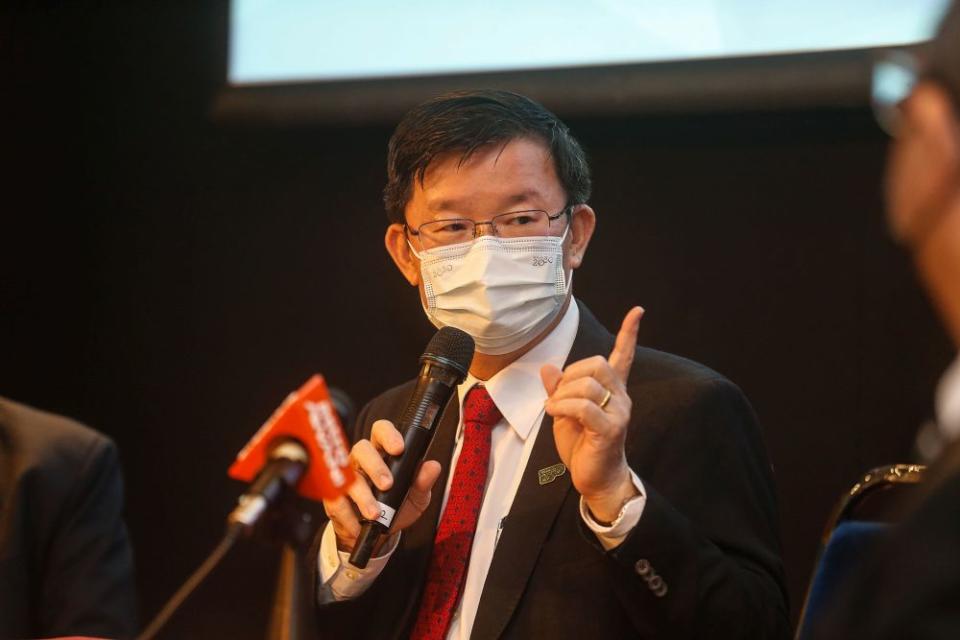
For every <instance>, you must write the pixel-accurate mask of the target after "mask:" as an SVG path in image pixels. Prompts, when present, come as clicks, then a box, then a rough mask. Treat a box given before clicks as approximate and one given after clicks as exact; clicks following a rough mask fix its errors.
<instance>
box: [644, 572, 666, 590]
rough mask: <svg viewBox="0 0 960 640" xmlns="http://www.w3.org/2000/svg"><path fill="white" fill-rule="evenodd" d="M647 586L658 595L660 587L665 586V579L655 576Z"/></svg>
mask: <svg viewBox="0 0 960 640" xmlns="http://www.w3.org/2000/svg"><path fill="white" fill-rule="evenodd" d="M647 586H648V587H650V590H651V591H653V592H654V593H656V592H657V591H659V589H660V587H662V586H663V578H661V577H660V576H653V577H652V578H650V580H649V581H648V582H647Z"/></svg>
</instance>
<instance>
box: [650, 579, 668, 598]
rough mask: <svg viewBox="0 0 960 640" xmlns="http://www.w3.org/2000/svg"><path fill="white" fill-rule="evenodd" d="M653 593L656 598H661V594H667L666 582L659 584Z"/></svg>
mask: <svg viewBox="0 0 960 640" xmlns="http://www.w3.org/2000/svg"><path fill="white" fill-rule="evenodd" d="M653 595H655V596H657V597H658V598H662V597H663V596H665V595H667V583H666V582H664V583H663V584H662V585H660V588H659V589H657V590H656V591H654V592H653Z"/></svg>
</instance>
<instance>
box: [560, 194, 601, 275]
mask: <svg viewBox="0 0 960 640" xmlns="http://www.w3.org/2000/svg"><path fill="white" fill-rule="evenodd" d="M596 226H597V214H596V213H594V212H593V209H592V208H591V207H590V205H586V204H578V205H576V206H574V208H573V213H572V214H571V216H570V231H569V236H568V239H567V242H568V243H569V245H568V248H567V252H566V265H564V266H566V267H567V268H568V269H576V268H577V267H579V266H580V265H581V264H583V254H584V253H586V251H587V245H588V244H590V238H592V237H593V230H594V229H595V228H596Z"/></svg>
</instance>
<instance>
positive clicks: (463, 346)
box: [421, 327, 474, 375]
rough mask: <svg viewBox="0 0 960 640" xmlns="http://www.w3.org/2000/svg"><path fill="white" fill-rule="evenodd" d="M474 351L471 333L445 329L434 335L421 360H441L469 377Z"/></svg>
mask: <svg viewBox="0 0 960 640" xmlns="http://www.w3.org/2000/svg"><path fill="white" fill-rule="evenodd" d="M473 349H474V346H473V338H472V337H470V334H469V333H467V332H466V331H461V330H460V329H456V328H454V327H444V328H442V329H440V331H437V333H436V334H434V336H433V338H432V339H431V340H430V344H428V345H427V349H426V351H424V352H423V356H421V360H423V359H424V358H428V359H430V360H439V361H441V362H444V363H446V364H449V365H451V366H453V367H455V368H456V369H457V370H458V371H459V372H460V373H461V374H462V375H467V371H469V370H470V361H471V360H473Z"/></svg>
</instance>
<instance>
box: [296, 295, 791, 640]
mask: <svg viewBox="0 0 960 640" xmlns="http://www.w3.org/2000/svg"><path fill="white" fill-rule="evenodd" d="M613 343H614V337H613V336H612V335H610V333H609V332H607V331H606V330H605V329H604V328H603V327H602V326H601V325H600V324H599V323H598V322H597V320H596V319H595V318H594V317H593V316H592V315H591V314H590V312H589V311H587V309H586V308H585V307H584V306H583V305H580V327H579V330H578V332H577V337H576V339H575V341H574V344H573V349H572V350H571V353H570V356H569V358H568V363H572V362H575V361H577V360H580V359H582V358H586V357H589V356H592V355H598V354H599V355H604V356H606V355H609V353H610V351H611V350H612V348H613ZM412 384H413V383H412V382H411V383H407V384H405V385H403V386H400V387H397V388H395V389H392V390H390V391H388V392H386V393H384V394H383V395H381V396H380V397H378V398H376V399H375V400H373V402H371V403H370V404H369V405H367V406H366V407H365V408H364V410H363V411H362V412H361V415H360V417H359V419H358V423H357V426H356V433H355V434H354V436H355V438H361V437H366V436H367V435H368V434H369V432H370V428H371V425H372V423H373V421H374V420H375V419H379V418H394V417H395V416H397V415H398V414H399V413H400V411H401V409H402V408H403V406H404V404H405V403H406V401H407V400H408V398H409V396H410V393H411V390H412ZM628 389H629V393H630V397H631V398H632V400H633V415H632V417H631V424H630V431H629V435H628V438H627V458H628V461H629V463H630V466H631V467H632V468H633V469H634V471H636V472H637V474H638V475H639V476H640V477H641V478H642V480H643V483H644V486H645V488H646V490H647V502H646V507H645V509H644V512H643V516H642V518H641V520H640V523H639V524H638V526H637V527H636V528H635V529H634V530H633V531H632V532H631V533H630V534H629V535H628V537H627V539H626V540H625V541H624V542H623V543H622V544H621V545H620V546H619V547H617V548H616V549H614V550H612V551H609V552H607V551H604V549H603V547H602V546H601V545H600V543H599V541H598V540H597V538H596V536H595V535H594V534H593V533H592V532H591V531H590V530H589V529H587V528H586V526H585V525H584V524H583V522H582V520H581V517H580V513H579V499H580V496H579V494H578V493H577V492H576V490H575V489H574V488H573V486H572V484H571V482H570V474H569V473H567V474H564V475H562V476H560V477H559V478H557V479H556V480H555V481H553V482H551V483H549V484H545V485H540V484H539V482H538V479H537V470H539V469H542V468H544V467H547V466H550V465H553V464H555V463H557V462H559V460H560V458H559V455H558V454H557V450H556V445H555V443H554V439H553V429H552V426H553V421H552V419H551V418H550V417H549V416H546V417H545V418H544V421H543V424H542V426H541V427H540V432H539V435H538V436H537V440H536V443H535V444H534V448H533V451H532V453H531V455H530V460H529V462H528V463H527V469H526V471H525V475H524V477H523V479H522V481H521V483H520V486H519V488H518V490H517V495H516V498H515V500H514V503H513V507H512V509H511V511H510V514H509V515H508V516H507V517H506V519H505V521H504V527H503V532H502V534H501V537H500V540H499V543H498V544H497V548H496V550H495V552H494V556H493V560H492V564H491V566H490V572H489V574H488V576H487V580H486V583H485V586H484V589H483V593H482V595H481V599H480V604H479V609H478V611H477V615H476V621H475V623H474V627H473V632H472V637H473V638H479V639H487V638H500V637H503V638H578V639H582V638H628V637H638V638H658V639H664V638H710V639H713V640H716V639H720V638H737V639H744V638H781V637H786V636H787V635H788V633H789V629H788V621H787V604H786V595H785V588H784V584H783V571H782V566H781V562H780V558H779V536H778V525H777V509H776V497H775V493H774V485H773V479H772V477H771V469H770V464H769V462H768V461H767V456H766V453H765V449H764V444H763V440H762V436H761V433H760V428H759V427H758V425H757V421H756V419H755V417H754V414H753V411H752V410H751V408H750V406H749V405H748V403H747V401H746V399H745V398H744V396H743V395H742V393H741V392H740V391H739V390H738V389H737V388H736V387H735V386H734V385H733V384H731V383H730V382H729V381H727V380H726V379H724V378H723V377H721V376H720V375H718V374H717V373H715V372H713V371H711V370H709V369H707V368H705V367H703V366H701V365H698V364H695V363H693V362H690V361H688V360H684V359H682V358H679V357H676V356H671V355H668V354H665V353H661V352H658V351H653V350H651V349H645V348H638V349H637V354H636V358H635V360H634V364H633V369H632V371H631V374H630V380H629V382H628ZM458 419H459V416H458V404H457V402H456V398H455V397H454V399H452V400H451V402H450V404H449V405H448V407H447V410H446V411H445V412H444V415H443V418H442V422H441V423H440V426H439V427H438V433H437V436H436V437H435V439H434V442H433V443H432V445H431V450H430V452H429V453H428V458H432V459H435V460H438V461H440V462H441V464H442V465H444V471H443V476H441V478H440V480H439V481H438V482H437V485H436V486H437V487H443V486H445V479H446V473H447V469H446V466H447V465H448V463H449V461H450V456H451V451H452V447H453V439H454V437H455V432H456V429H457V424H458ZM441 494H442V490H441V491H434V492H433V500H432V502H431V504H430V506H429V508H428V509H427V511H426V512H425V513H424V515H423V516H422V517H421V518H420V519H419V520H418V521H417V523H416V524H414V525H413V526H411V527H410V528H409V529H408V530H406V531H404V533H403V535H402V536H401V538H400V543H399V546H398V548H397V550H396V551H395V552H394V555H393V557H392V558H391V559H390V562H389V564H388V565H387V567H386V568H385V569H384V571H383V573H382V574H381V575H380V576H379V577H378V578H377V580H376V582H375V583H374V584H373V585H372V586H371V587H370V589H369V590H368V591H367V592H365V593H364V594H363V595H362V596H360V597H359V598H356V599H355V600H351V601H346V602H337V603H332V604H329V605H325V606H321V607H319V609H318V621H319V628H320V630H321V636H322V637H331V638H334V637H352V638H400V637H405V636H406V635H407V634H408V633H409V631H410V627H411V625H412V622H413V621H414V619H415V617H416V612H417V605H418V599H419V596H420V592H421V589H422V585H423V580H424V575H425V571H426V568H427V565H428V561H429V558H430V552H431V547H432V543H433V535H434V531H435V528H436V525H437V522H438V519H439V516H440V500H441V498H442V495H441ZM314 557H315V556H314ZM655 576H659V580H655V579H654V577H655ZM660 581H662V582H663V583H665V584H666V585H667V590H666V593H665V594H663V589H662V588H660ZM657 591H659V592H660V593H662V594H663V595H661V596H658V595H656V592H657Z"/></svg>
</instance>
